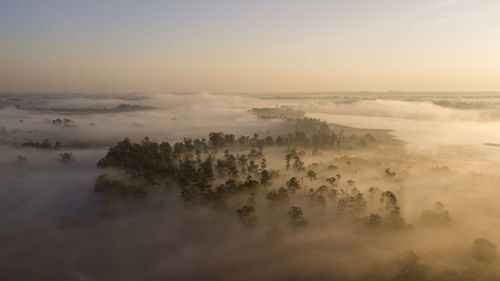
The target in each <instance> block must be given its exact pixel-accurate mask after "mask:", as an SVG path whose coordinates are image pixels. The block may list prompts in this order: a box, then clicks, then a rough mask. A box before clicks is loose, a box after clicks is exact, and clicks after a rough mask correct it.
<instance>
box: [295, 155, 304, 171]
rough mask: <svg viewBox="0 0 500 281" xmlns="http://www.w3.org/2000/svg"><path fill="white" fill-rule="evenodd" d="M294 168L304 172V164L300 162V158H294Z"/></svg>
mask: <svg viewBox="0 0 500 281" xmlns="http://www.w3.org/2000/svg"><path fill="white" fill-rule="evenodd" d="M293 168H294V169H297V170H304V162H302V161H300V158H299V156H295V157H294V162H293Z"/></svg>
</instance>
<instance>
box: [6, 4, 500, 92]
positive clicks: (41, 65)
mask: <svg viewBox="0 0 500 281" xmlns="http://www.w3.org/2000/svg"><path fill="white" fill-rule="evenodd" d="M0 38H1V44H0V91H3V92H8V91H13V92H92V93H93V92H97V93H101V92H102V93H105V92H106V93H107V92H169V91H182V92H192V91H208V92H289V91H292V92H307V91H358V90H368V91H386V90H402V91H499V90H500V1H492V0H491V1H490V0H485V1H472V0H436V1H430V0H413V1H404V0H399V1H395V0H394V1H388V0H385V1H384V0H381V1H361V0H353V1H298V0H286V1H285V0H280V1H248V2H246V1H225V0H221V1H201V0H200V1H191V0H184V1H133V0H122V1H114V0H110V1H71V0H70V1H62V0H61V1H51V0H48V1H35V0H32V1H2V2H0Z"/></svg>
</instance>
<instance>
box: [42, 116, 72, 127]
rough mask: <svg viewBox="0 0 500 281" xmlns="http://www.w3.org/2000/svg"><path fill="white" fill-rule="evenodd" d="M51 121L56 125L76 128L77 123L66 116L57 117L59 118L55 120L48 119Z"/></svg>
mask: <svg viewBox="0 0 500 281" xmlns="http://www.w3.org/2000/svg"><path fill="white" fill-rule="evenodd" d="M48 121H49V122H50V123H52V125H54V126H58V127H63V128H76V127H77V126H76V123H75V122H74V121H73V120H71V119H67V118H64V119H61V118H57V119H54V120H48Z"/></svg>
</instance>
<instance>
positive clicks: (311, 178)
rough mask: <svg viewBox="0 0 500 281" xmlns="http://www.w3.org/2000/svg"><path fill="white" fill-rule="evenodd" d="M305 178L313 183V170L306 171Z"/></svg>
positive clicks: (314, 176) (314, 177)
mask: <svg viewBox="0 0 500 281" xmlns="http://www.w3.org/2000/svg"><path fill="white" fill-rule="evenodd" d="M307 177H308V178H309V180H310V181H313V180H315V179H316V172H315V171H313V170H309V171H307Z"/></svg>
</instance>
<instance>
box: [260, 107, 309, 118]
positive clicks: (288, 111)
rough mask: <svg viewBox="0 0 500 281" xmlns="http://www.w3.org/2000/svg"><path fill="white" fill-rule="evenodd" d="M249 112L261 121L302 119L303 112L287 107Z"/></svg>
mask: <svg viewBox="0 0 500 281" xmlns="http://www.w3.org/2000/svg"><path fill="white" fill-rule="evenodd" d="M251 112H252V113H253V114H255V115H256V116H257V117H258V118H261V119H294V118H304V116H305V115H306V113H305V112H304V111H300V110H296V109H293V108H290V107H287V106H281V107H274V108H269V107H266V108H252V110H251Z"/></svg>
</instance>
